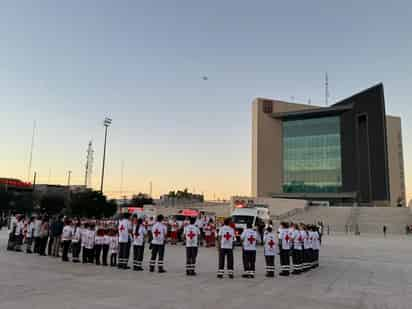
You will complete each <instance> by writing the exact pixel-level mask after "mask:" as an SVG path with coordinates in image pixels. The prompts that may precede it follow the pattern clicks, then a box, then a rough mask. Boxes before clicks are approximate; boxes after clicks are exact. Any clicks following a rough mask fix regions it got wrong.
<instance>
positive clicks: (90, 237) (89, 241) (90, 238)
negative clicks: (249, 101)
mask: <svg viewBox="0 0 412 309" xmlns="http://www.w3.org/2000/svg"><path fill="white" fill-rule="evenodd" d="M95 235H96V233H95V231H93V230H87V236H86V243H85V244H84V246H85V248H87V249H93V248H94V237H95Z"/></svg>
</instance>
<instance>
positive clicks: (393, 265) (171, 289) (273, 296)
mask: <svg viewBox="0 0 412 309" xmlns="http://www.w3.org/2000/svg"><path fill="white" fill-rule="evenodd" d="M6 238H7V232H6V231H4V230H3V231H1V232H0V309H3V308H7V309H13V308H18V309H24V308H41V309H49V308H53V309H56V308H59V309H60V308H76V309H80V308H89V309H93V308H99V309H106V308H107V309H109V308H139V309H146V308H147V309H149V308H151V309H155V308H156V309H157V308H164V309H172V308H173V309H174V308H176V309H177V308H178V309H186V308H187V309H194V308H207V309H212V308H222V309H223V308H225V309H229V308H251V309H258V308H265V309H268V308H277V309H282V308H297V309H298V308H305V309H312V308H313V309H315V308H316V309H323V308H325V309H332V308H337V309H340V308H342V309H343V308H357V309H358V308H359V309H361V308H373V309H392V308H394V309H410V308H412V237H407V236H389V237H387V238H383V237H381V236H376V235H375V236H362V235H361V236H360V237H359V236H344V235H340V236H330V237H325V239H324V242H323V247H322V249H321V254H320V256H321V257H320V267H319V268H318V269H316V270H312V271H310V272H308V273H305V274H302V275H299V276H293V277H288V278H283V277H277V278H274V279H267V278H265V277H264V262H263V254H262V250H261V248H260V249H259V251H258V258H257V276H256V278H255V279H242V278H241V277H240V276H241V273H242V268H241V256H240V253H241V252H240V250H239V249H237V250H236V253H235V263H236V268H235V275H236V277H235V279H234V280H230V279H228V278H225V279H223V280H219V279H217V278H216V265H217V251H216V249H213V248H201V249H200V254H199V261H198V270H197V271H198V276H197V277H186V276H185V274H184V264H185V258H184V254H185V251H184V248H183V247H182V246H168V247H167V248H166V268H167V270H168V273H166V274H158V273H149V272H147V271H145V272H133V271H131V270H127V271H126V270H118V269H117V268H110V267H103V266H95V265H82V264H72V263H63V262H62V261H61V260H60V259H55V258H51V257H40V256H37V255H27V254H25V253H17V252H8V251H6V250H5V246H6ZM146 254H149V250H146ZM278 260H279V259H278V257H277V262H278ZM147 262H148V256H147V255H146V256H145V264H146V268H147ZM277 269H278V266H277Z"/></svg>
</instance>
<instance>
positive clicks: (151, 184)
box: [149, 182, 153, 197]
mask: <svg viewBox="0 0 412 309" xmlns="http://www.w3.org/2000/svg"><path fill="white" fill-rule="evenodd" d="M149 193H150V197H153V196H152V194H153V183H152V182H150V183H149Z"/></svg>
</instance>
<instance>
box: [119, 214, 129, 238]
mask: <svg viewBox="0 0 412 309" xmlns="http://www.w3.org/2000/svg"><path fill="white" fill-rule="evenodd" d="M118 229H119V242H122V243H125V242H129V231H130V229H131V226H130V222H129V220H127V219H122V220H120V222H119V227H118Z"/></svg>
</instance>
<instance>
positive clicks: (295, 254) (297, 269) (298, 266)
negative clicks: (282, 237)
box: [292, 224, 303, 275]
mask: <svg viewBox="0 0 412 309" xmlns="http://www.w3.org/2000/svg"><path fill="white" fill-rule="evenodd" d="M292 238H293V251H292V261H293V271H292V274H293V275H298V274H300V273H301V272H302V250H303V238H302V235H301V233H300V226H299V225H297V224H296V225H294V230H293V235H292Z"/></svg>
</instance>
